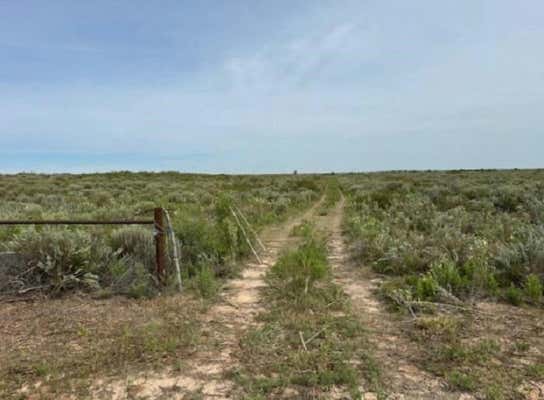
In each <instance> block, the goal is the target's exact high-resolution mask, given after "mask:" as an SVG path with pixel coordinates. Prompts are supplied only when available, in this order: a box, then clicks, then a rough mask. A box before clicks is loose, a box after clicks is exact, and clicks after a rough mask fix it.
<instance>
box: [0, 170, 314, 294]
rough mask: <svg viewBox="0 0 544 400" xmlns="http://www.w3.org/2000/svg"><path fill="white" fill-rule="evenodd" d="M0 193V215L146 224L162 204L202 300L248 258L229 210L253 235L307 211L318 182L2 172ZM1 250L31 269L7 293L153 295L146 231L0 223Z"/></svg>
mask: <svg viewBox="0 0 544 400" xmlns="http://www.w3.org/2000/svg"><path fill="white" fill-rule="evenodd" d="M0 189H1V190H0V201H1V206H0V219H52V220H55V219H94V220H119V219H153V217H152V216H153V208H154V207H161V206H162V207H164V208H166V209H167V210H169V213H170V215H171V217H172V224H173V228H174V231H175V233H176V236H177V238H178V239H179V241H180V242H181V244H182V246H183V251H182V252H181V263H182V265H183V266H184V268H183V274H184V278H185V279H191V282H190V286H191V287H194V288H195V289H196V290H198V291H200V292H201V293H202V294H203V295H207V296H209V295H211V294H212V293H213V292H214V290H213V288H214V287H215V286H216V285H215V283H214V279H215V278H218V277H219V278H224V277H228V276H232V275H233V274H235V273H236V262H237V261H238V260H240V259H241V258H243V257H245V256H246V255H247V254H248V253H249V248H248V246H247V244H246V242H245V240H244V238H243V237H242V233H241V231H240V229H239V227H238V226H237V224H236V221H235V220H234V218H233V216H232V215H231V211H230V208H231V207H234V206H236V207H239V208H241V209H242V211H243V212H244V214H245V215H246V216H247V218H248V220H249V221H250V223H251V224H252V225H253V226H254V227H255V229H260V228H262V227H263V226H266V225H269V224H271V223H276V222H279V221H282V220H284V219H285V218H287V217H288V216H289V215H291V214H292V213H293V212H296V211H297V210H300V209H302V208H304V207H307V206H308V205H309V204H311V203H312V202H313V201H315V200H316V199H317V198H318V196H319V192H320V191H321V184H320V182H319V178H304V177H302V178H295V177H289V176H284V177H274V176H270V177H266V176H264V177H250V176H247V177H230V176H197V175H184V174H178V173H161V174H153V173H128V172H127V173H123V172H121V173H113V174H106V175H100V174H97V175H50V176H48V175H32V174H20V175H14V176H1V177H0ZM0 250H3V251H15V252H17V253H20V254H22V255H23V256H24V257H25V262H26V264H27V265H28V266H29V267H30V271H28V272H27V273H26V274H25V275H24V276H17V277H15V278H17V279H12V280H9V281H8V282H2V283H0V292H1V293H4V294H6V293H7V294H15V293H17V292H19V291H25V290H27V289H28V288H38V289H41V290H42V292H45V293H48V294H57V295H58V294H62V293H63V292H66V291H68V290H72V289H80V290H87V291H94V292H95V293H99V292H100V293H101V294H102V295H108V294H125V295H128V296H131V297H150V296H153V295H154V294H156V285H155V282H154V278H153V275H152V274H150V272H151V271H152V270H153V265H154V249H153V232H152V228H150V227H145V226H144V227H138V226H135V227H133V226H130V227H122V228H113V227H103V226H90V227H89V226H84V227H81V226H79V227H78V226H72V227H68V228H67V227H64V226H63V227H47V226H45V227H43V226H42V227H35V228H34V227H18V226H15V227H9V228H8V227H0Z"/></svg>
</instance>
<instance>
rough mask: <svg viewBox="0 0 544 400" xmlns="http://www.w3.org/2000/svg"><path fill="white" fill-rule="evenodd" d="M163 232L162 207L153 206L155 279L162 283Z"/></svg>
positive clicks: (164, 256) (164, 239) (164, 259)
mask: <svg viewBox="0 0 544 400" xmlns="http://www.w3.org/2000/svg"><path fill="white" fill-rule="evenodd" d="M164 232H165V230H164V212H163V209H162V208H155V260H156V266H157V279H158V280H159V282H160V283H163V284H164V282H165V278H166V273H165V272H166V268H165V267H166V235H165V233H164Z"/></svg>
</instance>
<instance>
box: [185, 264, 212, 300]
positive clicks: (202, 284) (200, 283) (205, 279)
mask: <svg viewBox="0 0 544 400" xmlns="http://www.w3.org/2000/svg"><path fill="white" fill-rule="evenodd" d="M189 286H190V287H191V288H193V289H195V290H196V291H197V293H198V294H199V295H200V296H202V297H203V298H205V299H209V298H212V297H214V296H215V295H216V294H217V292H218V290H219V283H218V282H217V280H216V278H215V273H214V272H213V269H212V268H211V267H210V266H207V265H204V266H201V267H200V268H199V270H198V272H197V274H196V275H195V276H194V277H193V278H192V279H191V281H190V284H189Z"/></svg>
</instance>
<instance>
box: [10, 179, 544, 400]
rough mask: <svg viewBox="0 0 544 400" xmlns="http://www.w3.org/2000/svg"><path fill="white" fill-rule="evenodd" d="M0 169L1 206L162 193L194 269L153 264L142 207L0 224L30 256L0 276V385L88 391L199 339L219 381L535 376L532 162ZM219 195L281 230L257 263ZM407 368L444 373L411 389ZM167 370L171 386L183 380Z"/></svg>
mask: <svg viewBox="0 0 544 400" xmlns="http://www.w3.org/2000/svg"><path fill="white" fill-rule="evenodd" d="M0 189H2V190H1V191H0V199H1V200H2V202H1V205H0V218H1V219H68V218H70V219H100V220H107V219H132V218H141V219H151V217H152V213H153V208H155V207H157V206H160V207H164V208H166V209H167V210H168V211H169V213H170V216H171V217H172V222H173V229H174V231H175V233H176V236H177V238H178V240H179V242H180V245H181V264H182V274H183V278H184V282H185V288H186V289H187V290H185V291H184V293H182V294H179V293H177V292H176V291H175V290H173V289H174V282H173V281H172V282H171V281H170V280H172V277H170V280H169V281H168V283H167V287H166V288H160V287H159V286H158V285H157V282H155V278H154V275H153V268H154V247H153V232H152V230H151V228H150V227H149V228H148V227H121V228H119V227H117V228H116V227H108V226H100V227H98V226H97V227H92V226H71V227H35V228H34V227H20V226H16V227H0V248H1V250H5V251H14V252H16V253H19V254H21V255H22V256H23V257H24V262H25V265H24V268H23V270H22V271H15V272H16V273H13V271H8V273H9V274H8V279H5V280H4V281H2V282H0V299H1V300H2V302H0V319H2V321H7V323H5V324H2V325H1V326H0V338H1V339H2V340H0V359H2V363H0V397H2V398H29V396H30V395H31V394H32V395H33V394H35V393H38V394H39V395H38V397H37V398H44V399H54V398H59V397H60V396H61V395H62V394H66V393H70V394H72V395H75V396H76V397H80V398H85V397H91V398H99V397H96V396H95V394H96V393H94V392H93V391H94V390H95V389H93V387H92V386H91V383H96V382H97V380H98V382H102V380H107V379H110V378H111V379H112V380H121V381H123V379H125V378H126V377H128V376H135V375H134V374H137V373H138V372H141V371H146V373H147V372H150V371H153V372H156V370H160V371H163V370H164V369H165V368H166V369H167V371H168V374H170V375H168V376H169V377H170V376H174V378H175V377H179V376H185V377H187V376H186V375H187V373H188V371H189V372H190V371H193V370H194V365H192V364H191V363H194V361H195V360H200V361H202V360H205V358H206V355H209V354H213V355H217V356H219V357H226V358H225V359H222V358H221V359H216V360H215V363H213V362H212V364H211V365H212V366H213V367H214V368H215V369H218V371H219V372H218V371H216V372H215V373H214V374H215V375H214V376H213V377H210V375H205V376H204V377H202V376H201V377H198V379H197V381H198V382H203V383H206V379H207V380H208V381H209V380H210V379H213V380H214V382H221V381H228V382H230V383H232V385H230V384H229V385H230V386H228V385H227V386H228V390H231V392H229V395H230V398H246V399H265V398H353V399H356V398H361V396H362V395H365V396H368V397H369V398H380V399H386V398H388V397H387V396H388V395H389V394H401V395H404V393H403V390H408V389H406V387H407V386H406V385H405V384H408V386H410V385H411V386H410V390H412V389H413V392H412V393H416V395H415V396H414V395H412V397H410V395H409V394H407V395H406V397H405V398H406V399H412V398H414V399H415V398H417V399H423V398H425V399H426V398H435V397H424V396H420V394H421V393H426V394H428V393H429V390H431V393H434V392H433V391H434V390H435V389H436V390H439V391H440V392H439V393H440V396H442V397H440V398H444V399H450V398H451V399H454V398H455V399H457V398H459V396H460V394H461V393H464V394H466V393H470V394H471V396H473V397H465V398H467V399H470V398H474V399H488V400H501V399H516V400H518V399H519V400H521V399H525V398H538V397H534V396H535V393H537V392H535V390H540V389H539V388H542V390H544V383H543V382H544V299H543V296H544V293H543V285H544V171H540V170H534V171H532V170H526V171H450V172H395V173H392V172H391V173H371V174H341V175H335V176H334V177H331V176H324V175H321V176H320V175H315V176H304V175H299V176H199V175H184V174H178V173H159V174H152V173H124V172H120V173H112V174H98V175H51V176H49V175H33V174H20V175H13V176H1V177H0ZM231 208H239V209H241V210H242V211H243V213H244V215H245V216H246V217H247V219H248V220H249V222H250V224H251V225H252V226H253V227H254V228H255V230H256V231H263V232H267V231H273V234H272V235H270V236H269V238H268V239H269V241H270V246H269V249H268V250H270V251H268V252H264V253H265V254H264V255H263V260H264V261H263V262H258V263H257V264H258V265H257V264H255V263H250V262H246V261H247V260H248V259H249V258H250V257H251V252H250V249H249V247H248V245H247V243H246V241H245V238H244V236H243V232H242V231H241V229H240V228H239V226H238V225H237V222H236V219H235V218H233V216H232V212H231ZM303 211H304V214H303ZM271 225H277V226H276V227H274V229H270V226H271ZM276 228H277V229H276ZM342 228H343V230H342ZM264 236H265V237H266V235H264ZM344 239H345V242H344ZM169 262H171V260H170V261H169ZM256 265H257V266H256ZM244 266H245V267H246V268H247V269H246V270H245V271H246V272H245V273H244V274H240V272H241V269H242V268H243V267H244ZM0 272H1V271H0ZM231 278H236V279H231ZM244 280H247V281H249V282H244ZM225 282H230V283H233V282H234V283H235V285H234V286H233V287H229V286H228V284H226V285H224V284H225ZM263 285H264V287H263ZM374 288H376V290H375V291H374ZM159 289H161V290H159ZM225 292H226V293H227V294H226V295H225ZM37 299H40V300H42V299H43V301H41V302H38V301H36V300H37ZM21 300H33V301H24V302H21ZM226 310H228V312H227V311H226ZM217 313H224V314H225V315H227V317H226V318H219V317H218V315H217ZM238 314H240V315H238ZM235 317H238V318H235ZM376 320H377V321H378V322H376ZM195 354H196V355H197V356H195ZM199 357H200V358H199ZM216 358H217V357H216ZM395 358H398V359H400V360H401V361H402V362H399V363H398V364H395V362H394V360H395ZM224 360H227V362H224ZM212 361H213V360H212ZM224 365H228V368H227V369H228V370H227V369H223V368H222V367H224ZM394 365H402V366H404V367H406V368H405V371H408V374H410V373H412V374H413V375H411V376H409V379H408V380H403V379H404V378H403V376H399V375H395V373H396V371H393V369H394V368H393V367H392V366H394ZM407 366H408V367H407ZM214 368H211V369H212V370H214ZM414 371H415V372H414ZM418 371H420V372H421V371H423V372H424V373H425V376H426V377H429V376H430V377H431V380H432V382H437V385H438V386H436V387H432V388H431V389H429V388H428V387H427V388H426V389H425V390H426V391H425V390H424V391H418V389H419V388H420V387H421V386H422V385H423V383H421V381H419V380H418V379H419V378H420V376H421V373H419V372H418ZM210 374H211V373H210ZM212 375H213V374H212ZM161 376H162V375H161ZM176 379H177V378H176ZM187 379H193V377H189V378H187ZM195 379H196V378H195ZM395 379H396V380H397V381H399V382H400V384H398V385H395ZM125 380H126V381H127V383H126V386H127V387H126V391H127V396H128V395H130V396H132V397H133V398H145V396H144V395H141V396H138V395H136V394H134V395H132V394H131V393H132V392H130V390H132V386H130V385H129V383H128V378H126V379H125ZM159 382H161V381H159ZM174 382H177V381H175V379H174ZM184 382H186V381H184ZM425 382H429V380H427V381H425ZM176 385H177V383H175V384H174V385H173V386H172V387H171V388H170V389H169V390H171V392H168V394H165V395H166V396H168V395H171V396H174V394H176V396H177V397H172V398H186V397H183V395H182V394H180V393H181V392H180V390H181V389H180V387H178V386H176ZM418 385H419V386H420V387H418ZM539 385H540V386H539ZM212 386H213V385H212ZM399 387H400V389H399ZM159 388H160V385H159ZM535 388H537V389H535ZM161 390H162V389H161ZM187 390H188V391H189V390H190V391H191V393H193V394H194V397H190V398H206V397H205V395H204V394H203V393H204V392H202V390H203V389H202V388H199V387H197V388H191V389H187ZM225 390H226V389H225ZM184 393H185V392H184ZM109 395H110V394H105V396H106V397H105V398H108V397H107V396H109ZM450 395H451V396H452V397H448V396H450ZM142 396H143V397H142ZM199 396H200V397H199ZM432 396H434V394H432ZM455 396H457V397H455ZM531 396H533V397H531ZM148 398H149V396H148ZM151 398H153V397H151Z"/></svg>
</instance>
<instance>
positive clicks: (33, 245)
mask: <svg viewBox="0 0 544 400" xmlns="http://www.w3.org/2000/svg"><path fill="white" fill-rule="evenodd" d="M91 242H92V239H91V236H90V235H89V234H88V233H87V232H82V231H78V230H74V231H69V230H64V229H61V230H58V229H43V230H42V231H39V232H38V231H36V230H35V229H28V230H25V231H22V232H21V233H20V234H18V235H16V236H15V237H14V238H13V240H12V241H11V242H10V243H9V245H8V248H10V249H11V250H13V251H15V252H17V253H20V254H22V255H23V256H24V257H25V259H26V261H27V263H28V264H29V265H30V266H32V267H33V270H32V273H31V274H30V275H27V276H26V277H25V279H27V280H29V281H30V282H29V283H32V284H35V285H43V286H44V288H45V287H47V288H49V290H51V291H52V292H53V293H59V292H61V291H64V290H67V289H70V288H75V287H83V288H85V287H86V288H90V287H96V286H97V285H98V277H97V276H96V275H95V274H94V273H93V264H91V260H92V254H91Z"/></svg>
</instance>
